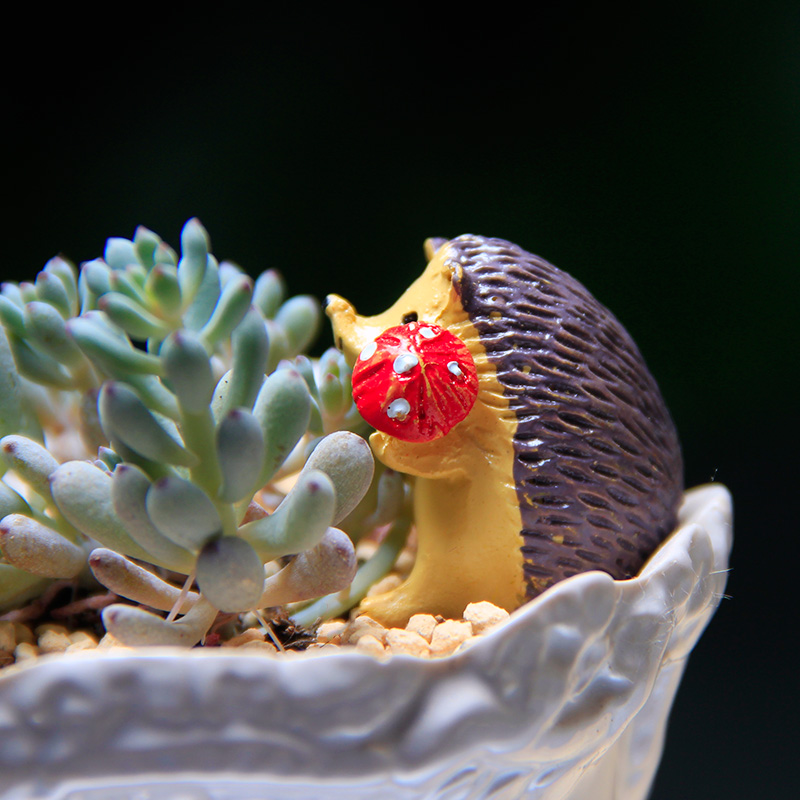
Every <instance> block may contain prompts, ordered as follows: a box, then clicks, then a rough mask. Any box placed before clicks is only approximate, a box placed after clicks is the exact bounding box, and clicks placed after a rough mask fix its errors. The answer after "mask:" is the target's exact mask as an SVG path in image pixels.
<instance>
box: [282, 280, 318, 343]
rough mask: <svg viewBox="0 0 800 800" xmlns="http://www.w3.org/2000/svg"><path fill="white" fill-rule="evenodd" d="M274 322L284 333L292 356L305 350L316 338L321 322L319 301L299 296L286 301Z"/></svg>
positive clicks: (305, 295)
mask: <svg viewBox="0 0 800 800" xmlns="http://www.w3.org/2000/svg"><path fill="white" fill-rule="evenodd" d="M275 322H277V323H278V325H280V326H281V327H282V328H283V330H284V331H285V332H286V338H287V339H288V341H289V351H290V353H291V355H292V356H296V355H297V354H298V353H300V352H302V351H303V350H305V349H306V348H307V347H308V346H309V345H310V344H311V343H312V342H313V341H314V339H315V338H316V336H317V333H319V327H320V324H321V322H322V315H321V312H320V306H319V301H318V300H317V299H316V298H315V297H312V296H311V295H307V294H301V295H297V296H296V297H292V298H291V299H289V300H287V301H286V302H285V303H284V304H283V305H282V306H281V307H280V309H279V310H278V313H277V314H276V315H275Z"/></svg>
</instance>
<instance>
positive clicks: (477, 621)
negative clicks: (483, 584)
mask: <svg viewBox="0 0 800 800" xmlns="http://www.w3.org/2000/svg"><path fill="white" fill-rule="evenodd" d="M508 616H509V614H508V611H506V610H505V609H504V608H500V607H499V606H496V605H494V603H489V602H488V601H486V600H484V601H483V602H481V603H470V604H469V605H468V606H467V607H466V608H465V609H464V619H465V620H467V621H468V622H470V623H472V632H473V633H474V634H475V635H476V636H480V634H482V633H486V632H488V631H489V630H490V629H491V628H493V627H494V626H495V625H499V624H500V623H501V622H502V621H503V620H506V619H508Z"/></svg>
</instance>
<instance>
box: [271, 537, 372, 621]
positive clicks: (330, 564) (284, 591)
mask: <svg viewBox="0 0 800 800" xmlns="http://www.w3.org/2000/svg"><path fill="white" fill-rule="evenodd" d="M356 567H357V559H356V553H355V549H354V548H353V543H352V541H351V540H350V537H349V536H348V535H347V534H346V533H344V532H343V531H340V530H339V529H338V528H328V530H327V531H326V532H325V534H324V535H323V537H322V539H321V540H320V541H319V542H318V543H317V544H316V545H315V546H314V547H312V548H311V549H310V550H306V551H305V552H303V553H298V554H297V555H296V556H295V557H294V558H293V559H292V560H291V561H290V562H289V563H288V564H287V565H286V566H285V567H284V568H283V569H282V570H280V571H279V572H277V573H276V574H275V575H272V576H271V577H269V578H267V580H266V581H265V582H264V592H263V594H262V596H261V600H260V601H259V607H261V608H266V607H272V606H283V605H286V604H287V603H298V602H300V601H303V600H312V599H313V598H315V597H320V596H322V595H326V594H329V593H331V592H339V591H341V590H343V589H346V588H347V587H348V586H349V585H350V583H351V581H352V580H353V577H354V576H355V574H356Z"/></svg>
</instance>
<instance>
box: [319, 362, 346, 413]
mask: <svg viewBox="0 0 800 800" xmlns="http://www.w3.org/2000/svg"><path fill="white" fill-rule="evenodd" d="M342 389H343V387H342V382H341V381H340V380H339V378H337V377H336V375H333V374H332V373H330V372H329V373H327V374H325V375H323V376H322V379H321V380H320V382H319V401H320V410H321V411H322V413H323V414H324V415H325V416H328V417H338V416H340V415H341V414H342V413H343V412H344V411H345V409H346V407H347V406H348V405H349V403H350V396H349V395H350V393H349V391H348V392H347V394H345V391H343V390H342Z"/></svg>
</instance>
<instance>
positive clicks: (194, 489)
mask: <svg viewBox="0 0 800 800" xmlns="http://www.w3.org/2000/svg"><path fill="white" fill-rule="evenodd" d="M145 504H146V507H147V514H148V516H149V517H150V520H151V521H152V522H153V524H154V525H155V526H156V528H158V530H159V531H161V533H163V534H164V536H166V537H167V538H169V539H171V540H172V541H173V542H175V544H177V545H180V546H181V547H184V548H186V549H187V550H190V551H192V552H198V551H199V550H200V549H201V548H202V547H203V545H204V544H205V543H206V542H207V541H208V540H209V539H212V538H214V537H216V536H219V535H220V534H221V533H222V520H221V519H220V517H219V513H218V512H217V509H216V508H215V507H214V504H213V503H212V502H211V500H210V499H209V497H208V495H207V494H206V493H205V492H204V491H203V490H202V489H200V488H199V487H198V486H195V485H194V484H193V483H191V482H190V481H187V480H184V479H183V478H178V477H166V478H160V479H159V480H157V481H156V482H155V483H154V484H153V485H152V486H151V487H150V488H149V490H148V492H147V498H146V500H145Z"/></svg>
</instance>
